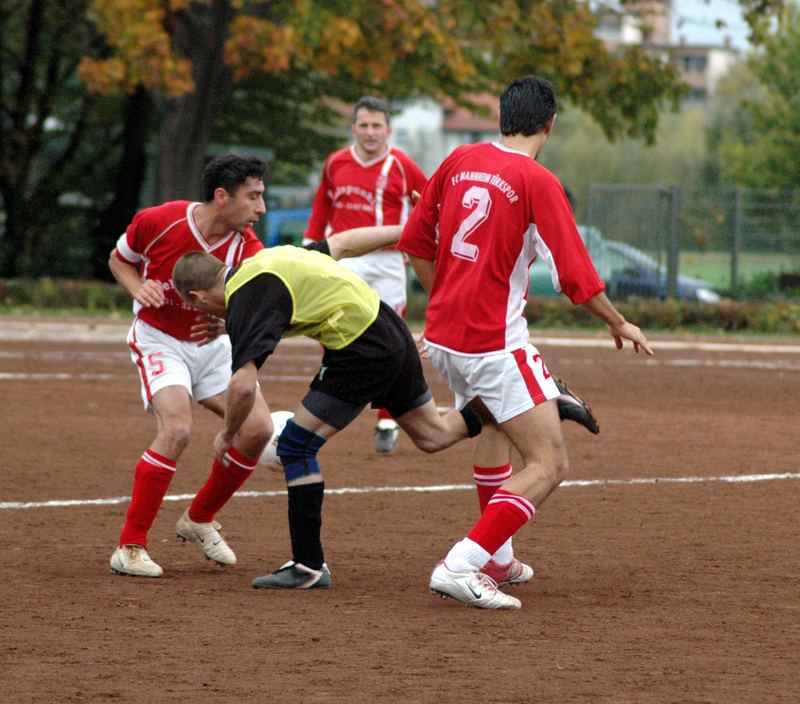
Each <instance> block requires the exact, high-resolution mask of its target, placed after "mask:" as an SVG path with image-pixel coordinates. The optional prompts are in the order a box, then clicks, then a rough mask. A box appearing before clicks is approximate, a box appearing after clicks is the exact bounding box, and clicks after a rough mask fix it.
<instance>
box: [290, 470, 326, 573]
mask: <svg viewBox="0 0 800 704" xmlns="http://www.w3.org/2000/svg"><path fill="white" fill-rule="evenodd" d="M288 490H289V535H290V536H291V539H292V559H293V560H294V561H295V562H301V563H302V564H304V565H305V566H306V567H310V568H311V569H312V570H318V569H321V568H322V563H323V562H325V557H324V555H323V553H322V539H321V538H320V532H321V530H322V499H323V497H324V493H325V482H317V483H316V484H299V485H297V486H290V487H288Z"/></svg>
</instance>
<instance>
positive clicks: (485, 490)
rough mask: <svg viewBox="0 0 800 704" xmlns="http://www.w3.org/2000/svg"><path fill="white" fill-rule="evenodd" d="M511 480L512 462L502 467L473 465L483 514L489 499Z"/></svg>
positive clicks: (473, 477)
mask: <svg viewBox="0 0 800 704" xmlns="http://www.w3.org/2000/svg"><path fill="white" fill-rule="evenodd" d="M510 478H511V463H510V462H508V463H507V464H504V465H502V466H500V467H479V466H478V465H473V467H472V480H473V481H474V482H475V488H476V489H477V491H478V504H479V505H480V507H481V513H483V512H484V511H485V510H486V505H487V504H488V503H489V499H491V498H492V496H494V492H495V491H497V490H498V489H499V488H500V486H501V485H502V484H503V482H504V481H506V480H507V479H510Z"/></svg>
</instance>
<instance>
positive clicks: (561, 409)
mask: <svg viewBox="0 0 800 704" xmlns="http://www.w3.org/2000/svg"><path fill="white" fill-rule="evenodd" d="M553 379H554V380H555V382H556V386H557V387H558V390H559V392H560V393H561V396H559V397H558V398H557V399H556V400H557V401H558V416H559V418H561V420H572V421H575V422H576V423H579V424H580V425H582V426H583V427H584V428H586V430H588V431H589V432H590V433H594V434H595V435H597V434H598V433H599V432H600V425H599V424H598V423H597V419H596V418H595V417H594V414H593V413H592V409H591V408H589V404H588V403H586V401H584V400H583V399H582V398H580V397H579V396H578V395H577V394H575V393H574V392H573V391H572V390H571V389H570V388H569V387H568V386H567V385H566V384H565V383H564V382H563V381H562V380H561V379H559V378H558V377H555V376H554V377H553Z"/></svg>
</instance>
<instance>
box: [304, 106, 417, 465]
mask: <svg viewBox="0 0 800 704" xmlns="http://www.w3.org/2000/svg"><path fill="white" fill-rule="evenodd" d="M352 133H353V140H354V143H353V144H352V145H351V146H349V147H347V148H345V149H341V150H339V151H337V152H334V153H333V154H331V155H330V156H329V157H328V159H327V160H326V161H325V167H324V169H323V171H322V180H321V182H320V184H319V188H318V189H317V193H316V195H315V197H314V202H313V204H312V208H311V217H310V218H309V221H308V227H307V229H306V232H305V236H304V243H306V244H307V243H309V242H319V241H321V240H323V239H324V238H325V237H329V236H330V235H333V234H336V233H337V232H342V231H343V230H349V229H352V228H358V227H365V226H371V225H378V226H380V225H402V224H403V223H405V221H406V219H407V218H408V214H409V212H410V211H411V207H412V200H411V194H412V192H413V191H417V192H418V193H419V192H422V189H423V187H424V186H425V180H426V179H425V174H423V173H422V171H421V170H420V168H419V167H418V166H417V165H416V164H415V163H414V162H413V161H412V160H411V158H410V157H409V156H408V155H407V154H405V152H402V151H401V150H399V149H396V148H394V147H390V146H389V137H390V136H391V134H392V128H391V124H390V116H389V105H388V104H387V103H386V102H385V101H383V100H380V99H378V98H374V97H371V96H365V97H363V98H361V99H360V100H359V101H358V102H357V103H356V105H355V108H354V110H353V124H352ZM342 264H343V265H344V266H346V267H347V268H348V269H350V270H351V271H353V272H354V273H356V274H358V275H359V276H360V277H361V278H362V279H364V280H365V281H366V282H367V283H368V284H369V285H370V286H372V288H374V289H375V290H376V291H377V292H378V295H379V296H380V299H381V300H382V301H383V302H384V303H386V304H387V305H389V306H390V307H391V308H392V309H393V310H394V311H395V312H396V313H397V314H398V315H400V316H401V317H405V310H406V263H405V260H404V258H403V255H402V253H401V252H399V251H397V249H396V248H395V247H394V246H392V247H387V248H384V249H381V250H378V251H375V252H371V253H369V254H366V255H364V256H361V257H355V258H352V259H347V260H343V261H342ZM397 438H398V429H397V423H395V421H394V420H393V419H392V417H391V415H390V414H389V413H388V412H387V411H386V410H385V409H381V410H380V411H379V412H378V426H377V428H376V434H375V449H376V450H377V451H378V452H391V451H392V450H393V449H394V448H395V446H396V445H397Z"/></svg>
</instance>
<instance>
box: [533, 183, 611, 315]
mask: <svg viewBox="0 0 800 704" xmlns="http://www.w3.org/2000/svg"><path fill="white" fill-rule="evenodd" d="M532 207H533V217H534V223H535V225H536V229H537V231H538V233H539V236H540V237H541V238H542V241H543V242H544V243H545V244H546V245H547V247H548V248H549V249H550V252H551V254H552V256H553V261H554V263H555V266H556V270H557V271H558V280H559V283H560V284H561V291H562V292H563V293H564V294H565V295H566V296H567V297H568V298H569V299H570V300H571V301H572V302H573V303H574V304H576V305H579V304H581V303H585V302H586V301H588V300H589V299H590V298H592V297H593V296H596V295H597V294H598V293H600V292H602V291H604V290H605V284H604V283H603V281H602V279H601V278H600V277H599V276H598V274H597V270H596V269H595V267H594V264H593V263H592V260H591V257H590V256H589V252H588V251H587V250H586V245H585V244H584V242H583V239H582V238H581V235H580V233H579V232H578V228H577V226H576V225H575V218H574V216H573V214H572V208H571V207H570V204H569V201H568V200H567V196H566V194H565V193H564V188H563V187H562V186H561V183H560V182H559V180H558V179H557V178H556V177H555V176H554V175H553V174H552V173H550V172H549V171H546V170H544V169H542V175H541V177H540V178H537V183H536V197H535V198H533V199H532Z"/></svg>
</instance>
